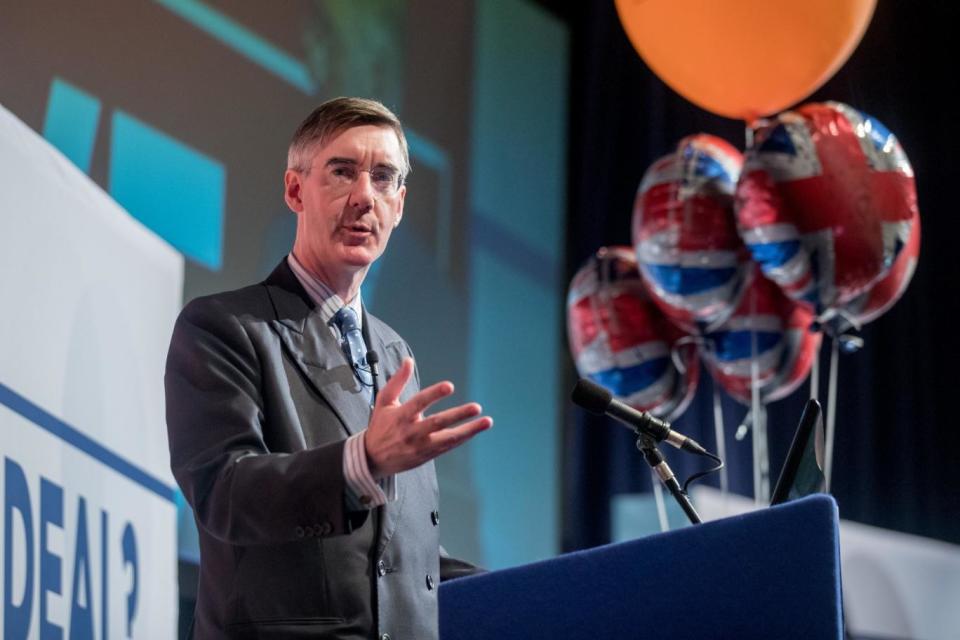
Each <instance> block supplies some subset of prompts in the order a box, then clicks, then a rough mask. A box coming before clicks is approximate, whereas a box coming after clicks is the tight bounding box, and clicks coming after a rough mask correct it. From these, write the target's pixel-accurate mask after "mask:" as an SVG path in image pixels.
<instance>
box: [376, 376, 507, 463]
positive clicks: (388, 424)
mask: <svg viewBox="0 0 960 640" xmlns="http://www.w3.org/2000/svg"><path fill="white" fill-rule="evenodd" d="M412 375H413V359H412V358H405V359H404V361H403V362H402V363H401V365H400V368H399V369H398V370H397V372H396V373H395V374H394V375H393V377H392V378H390V380H389V381H388V382H387V384H385V385H384V386H383V388H382V389H380V392H379V393H378V394H377V401H376V403H375V405H374V407H373V415H372V416H371V418H370V426H369V427H368V428H367V433H366V435H365V436H364V439H365V444H366V448H367V462H368V466H369V467H370V473H371V475H373V477H374V478H375V479H378V480H379V479H380V478H383V477H386V476H389V475H392V474H394V473H399V472H401V471H406V470H407V469H413V468H414V467H419V466H420V465H421V464H423V463H424V462H427V461H428V460H432V459H433V458H436V457H437V456H439V455H440V454H441V453H445V452H447V451H449V450H450V449H453V448H454V447H457V446H459V445H461V444H463V443H464V442H466V441H467V440H469V439H470V438H472V437H473V436H475V435H477V434H478V433H480V432H481V431H486V430H487V429H489V428H490V427H491V426H493V419H492V418H490V417H488V416H481V417H479V418H478V417H477V416H479V415H480V411H481V409H480V405H479V404H477V403H476V402H468V403H466V404H461V405H459V406H457V407H453V408H451V409H445V410H444V411H440V412H438V413H435V414H433V415H430V416H424V415H423V412H424V411H426V410H427V409H428V408H429V407H430V406H432V405H433V404H434V403H436V402H437V401H438V400H441V399H443V398H446V397H447V396H449V395H450V394H452V393H453V383H451V382H447V381H444V382H438V383H437V384H434V385H431V386H429V387H427V388H426V389H421V390H420V391H419V392H418V393H416V394H415V395H413V396H411V397H410V399H409V400H407V401H406V402H404V403H402V404H401V403H400V393H401V392H402V391H403V388H404V387H405V386H406V385H407V382H409V381H410V376H412Z"/></svg>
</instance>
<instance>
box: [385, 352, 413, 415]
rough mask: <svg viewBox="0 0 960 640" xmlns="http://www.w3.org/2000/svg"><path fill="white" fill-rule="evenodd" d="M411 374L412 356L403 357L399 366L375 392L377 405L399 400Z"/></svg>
mask: <svg viewBox="0 0 960 640" xmlns="http://www.w3.org/2000/svg"><path fill="white" fill-rule="evenodd" d="M411 375H413V358H404V359H403V362H401V363H400V368H399V369H397V372H396V373H394V374H393V377H391V378H390V379H389V380H388V381H387V384H385V385H383V388H382V389H380V392H379V393H378V394H377V405H378V406H383V405H389V404H393V403H394V402H396V401H397V400H399V399H400V394H401V393H403V388H404V387H405V386H407V383H408V382H410V376H411Z"/></svg>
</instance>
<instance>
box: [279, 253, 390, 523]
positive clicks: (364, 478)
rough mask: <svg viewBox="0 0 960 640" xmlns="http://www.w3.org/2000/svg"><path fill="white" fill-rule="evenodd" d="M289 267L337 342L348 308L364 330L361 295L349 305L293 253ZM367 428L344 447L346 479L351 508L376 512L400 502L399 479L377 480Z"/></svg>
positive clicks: (289, 256)
mask: <svg viewBox="0 0 960 640" xmlns="http://www.w3.org/2000/svg"><path fill="white" fill-rule="evenodd" d="M287 264H289V265H290V269H291V270H292V271H293V275H295V276H296V277H297V280H299V281H300V284H301V285H302V286H303V288H304V289H305V290H306V292H307V295H309V296H310V299H311V300H313V302H314V304H315V305H316V306H317V308H316V310H315V313H319V314H320V319H321V320H323V323H324V324H326V325H327V326H328V327H329V328H330V331H331V333H333V336H334V337H335V338H336V339H337V342H342V341H343V336H341V335H340V330H339V329H338V328H337V323H336V322H334V319H333V318H334V316H335V315H337V312H338V311H340V309H342V308H343V307H345V306H348V307H350V308H351V309H353V311H354V312H355V313H356V314H357V321H358V323H359V325H360V329H361V330H362V329H363V305H362V303H361V299H360V298H361V296H360V292H357V295H355V296H354V297H353V299H352V300H350V302H348V303H344V301H343V299H342V298H341V297H340V296H339V295H337V294H336V293H335V292H334V291H333V290H332V289H331V288H330V287H329V286H327V284H326V283H325V282H323V281H322V280H320V279H319V278H317V277H316V276H314V275H313V274H312V273H310V272H309V271H307V270H306V268H304V266H303V265H301V264H300V262H299V261H298V260H297V259H296V258H295V257H294V255H293V253H290V254H289V255H288V256H287ZM365 434H366V429H364V430H363V431H361V432H359V433H356V434H354V435H352V436H350V437H349V438H347V442H346V444H345V445H344V447H343V478H344V480H345V481H346V485H347V496H346V498H347V506H348V507H350V508H351V509H353V510H361V509H372V508H374V507H379V506H381V505H384V504H386V503H387V502H392V501H394V500H396V499H397V482H396V476H393V475H391V476H388V477H386V478H384V479H383V480H382V481H381V482H380V483H378V482H377V481H376V480H374V479H373V475H372V474H371V473H370V467H369V465H368V464H367V448H366V444H365V440H364V436H365Z"/></svg>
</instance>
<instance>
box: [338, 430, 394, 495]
mask: <svg viewBox="0 0 960 640" xmlns="http://www.w3.org/2000/svg"><path fill="white" fill-rule="evenodd" d="M366 433H367V432H366V431H365V430H364V431H361V432H360V433H356V434H354V435H352V436H350V437H349V438H347V442H346V445H344V447H343V477H344V480H345V481H346V485H347V491H346V499H347V507H348V508H349V509H350V510H352V511H362V510H364V509H373V508H375V507H379V506H382V505H384V504H386V503H387V502H393V501H394V500H396V499H397V480H396V476H393V475H391V476H388V477H386V478H384V479H383V480H381V481H380V483H377V481H376V480H374V479H373V476H372V475H371V474H370V467H369V466H368V465H367V447H366V444H365V442H366V441H365V440H364V436H365V434H366Z"/></svg>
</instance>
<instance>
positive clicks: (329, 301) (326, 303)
mask: <svg viewBox="0 0 960 640" xmlns="http://www.w3.org/2000/svg"><path fill="white" fill-rule="evenodd" d="M287 264H289V265H290V269H291V271H293V275H294V276H296V278H297V280H298V281H299V282H300V284H301V285H302V286H303V288H304V289H305V290H306V292H307V295H309V296H310V299H311V300H313V303H314V304H315V305H317V313H319V314H320V318H321V320H323V322H324V324H327V325H330V324H331V323H332V321H333V316H335V315H336V314H337V311H340V309H342V308H343V307H345V306H346V307H350V308H351V309H353V311H354V313H356V314H357V322H358V323H359V325H360V328H361V329H363V304H362V302H361V295H360V291H359V290H358V291H357V295H355V296H353V299H352V300H350V302H348V303H344V302H343V298H341V297H340V296H339V295H337V294H336V293H334V291H333V289H331V288H330V286H329V285H327V283H326V282H324V281H323V280H320V279H319V278H317V277H316V276H315V275H313V274H312V273H310V272H309V271H307V269H306V268H305V267H304V266H303V265H302V264H300V261H299V260H297V259H296V258H295V257H294V255H293V253H292V252H291V253H289V254H288V255H287Z"/></svg>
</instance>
